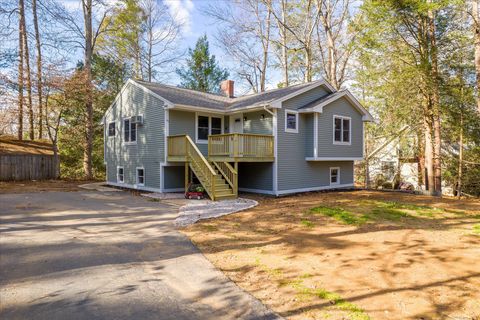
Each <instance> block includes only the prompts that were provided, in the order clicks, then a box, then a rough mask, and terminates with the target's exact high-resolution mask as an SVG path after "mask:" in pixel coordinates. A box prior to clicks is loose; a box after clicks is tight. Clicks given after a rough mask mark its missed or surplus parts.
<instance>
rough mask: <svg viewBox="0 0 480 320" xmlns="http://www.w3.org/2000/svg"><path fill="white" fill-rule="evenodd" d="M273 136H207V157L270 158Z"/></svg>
mask: <svg viewBox="0 0 480 320" xmlns="http://www.w3.org/2000/svg"><path fill="white" fill-rule="evenodd" d="M273 144H274V141H273V136H271V135H263V134H249V133H247V134H244V133H226V134H218V135H211V136H208V156H209V157H215V156H220V157H230V158H240V157H249V158H272V157H273V156H274V154H273Z"/></svg>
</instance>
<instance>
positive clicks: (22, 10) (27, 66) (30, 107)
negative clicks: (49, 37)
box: [19, 0, 35, 140]
mask: <svg viewBox="0 0 480 320" xmlns="http://www.w3.org/2000/svg"><path fill="white" fill-rule="evenodd" d="M19 13H20V23H21V24H22V26H21V39H22V41H23V48H22V49H23V50H22V51H23V56H24V57H23V62H24V63H25V70H23V71H24V72H25V73H26V81H27V82H26V87H27V109H28V124H29V130H28V135H29V138H30V140H34V139H35V131H34V130H35V128H34V121H33V105H32V78H31V71H30V52H29V49H28V35H27V25H26V22H25V3H24V1H23V0H19Z"/></svg>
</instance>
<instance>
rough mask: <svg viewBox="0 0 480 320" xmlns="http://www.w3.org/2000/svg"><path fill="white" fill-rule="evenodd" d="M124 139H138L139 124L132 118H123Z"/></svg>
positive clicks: (126, 140)
mask: <svg viewBox="0 0 480 320" xmlns="http://www.w3.org/2000/svg"><path fill="white" fill-rule="evenodd" d="M123 140H124V141H125V142H136V141H137V124H136V123H135V122H132V121H131V119H130V118H125V119H123Z"/></svg>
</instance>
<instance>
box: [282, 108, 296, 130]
mask: <svg viewBox="0 0 480 320" xmlns="http://www.w3.org/2000/svg"><path fill="white" fill-rule="evenodd" d="M289 113H290V114H294V115H295V129H290V128H287V115H288V114H289ZM298 126H299V123H298V111H296V110H288V109H285V132H290V133H298Z"/></svg>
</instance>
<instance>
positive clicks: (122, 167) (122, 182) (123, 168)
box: [117, 166, 125, 185]
mask: <svg viewBox="0 0 480 320" xmlns="http://www.w3.org/2000/svg"><path fill="white" fill-rule="evenodd" d="M119 169H122V170H123V177H122V178H123V179H122V181H120V179H119V173H118V170H119ZM117 183H120V184H122V185H123V184H125V167H124V166H117Z"/></svg>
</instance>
